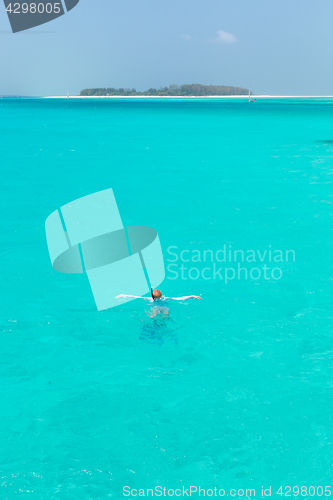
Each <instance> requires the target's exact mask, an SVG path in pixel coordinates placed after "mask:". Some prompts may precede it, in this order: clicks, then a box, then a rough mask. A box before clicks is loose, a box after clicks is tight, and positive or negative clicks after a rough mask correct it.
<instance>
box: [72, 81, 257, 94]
mask: <svg viewBox="0 0 333 500" xmlns="http://www.w3.org/2000/svg"><path fill="white" fill-rule="evenodd" d="M248 94H249V89H243V88H241V87H226V86H224V85H201V84H199V83H192V84H185V85H180V86H179V85H175V84H174V85H169V87H164V88H160V89H153V88H150V89H148V90H145V91H143V92H140V91H136V90H135V89H127V88H120V89H115V88H113V87H109V88H98V89H85V90H81V92H80V96H81V97H89V96H91V97H92V96H101V97H102V96H105V97H107V96H127V97H130V96H159V97H172V96H174V97H182V96H183V97H186V96H188V97H190V96H219V95H221V96H223V95H224V96H228V95H234V96H235V95H248Z"/></svg>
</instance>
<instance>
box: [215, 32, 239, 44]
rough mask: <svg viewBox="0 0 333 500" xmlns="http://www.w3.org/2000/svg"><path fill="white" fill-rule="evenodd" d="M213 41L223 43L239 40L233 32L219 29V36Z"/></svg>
mask: <svg viewBox="0 0 333 500" xmlns="http://www.w3.org/2000/svg"><path fill="white" fill-rule="evenodd" d="M212 41H213V42H221V43H235V42H237V38H236V37H235V35H233V34H232V33H227V32H226V31H218V32H217V37H216V38H213V40H212Z"/></svg>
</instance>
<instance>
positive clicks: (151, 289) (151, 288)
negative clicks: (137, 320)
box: [150, 286, 155, 301]
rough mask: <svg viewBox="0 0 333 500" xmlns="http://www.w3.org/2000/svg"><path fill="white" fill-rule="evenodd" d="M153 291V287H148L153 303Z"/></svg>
mask: <svg viewBox="0 0 333 500" xmlns="http://www.w3.org/2000/svg"><path fill="white" fill-rule="evenodd" d="M153 291H154V287H153V286H151V287H150V293H151V298H152V299H153V300H154V301H155V297H154V294H153Z"/></svg>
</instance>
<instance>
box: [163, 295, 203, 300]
mask: <svg viewBox="0 0 333 500" xmlns="http://www.w3.org/2000/svg"><path fill="white" fill-rule="evenodd" d="M166 298H168V299H172V300H187V299H198V300H202V297H199V295H186V296H185V297H166Z"/></svg>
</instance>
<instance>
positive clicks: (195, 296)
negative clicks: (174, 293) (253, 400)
mask: <svg viewBox="0 0 333 500" xmlns="http://www.w3.org/2000/svg"><path fill="white" fill-rule="evenodd" d="M194 298H195V299H199V300H202V297H199V295H194Z"/></svg>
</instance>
